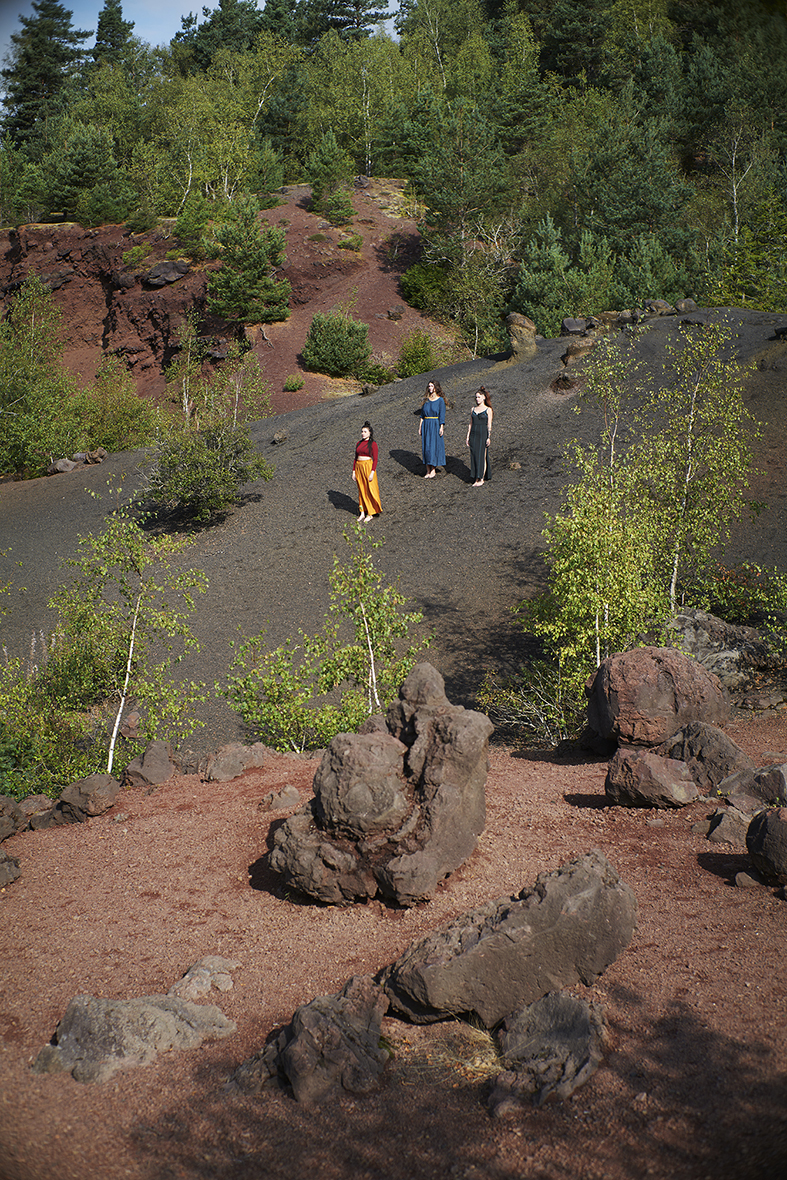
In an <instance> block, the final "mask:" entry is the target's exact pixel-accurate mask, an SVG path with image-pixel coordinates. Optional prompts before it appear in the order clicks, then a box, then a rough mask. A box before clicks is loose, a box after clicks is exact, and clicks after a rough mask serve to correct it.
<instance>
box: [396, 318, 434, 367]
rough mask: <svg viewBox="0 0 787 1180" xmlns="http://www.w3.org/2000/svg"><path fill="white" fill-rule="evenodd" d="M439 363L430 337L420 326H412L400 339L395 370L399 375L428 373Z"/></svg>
mask: <svg viewBox="0 0 787 1180" xmlns="http://www.w3.org/2000/svg"><path fill="white" fill-rule="evenodd" d="M438 364H439V361H438V357H437V352H436V350H435V345H434V342H433V340H432V338H431V337H430V336H429V335H428V333H426V332H424V331H422V329H421V328H414V329H413V331H412V332H410V333H408V335H407V336H405V338H404V340H403V341H402V346H401V348H400V349H399V359H398V361H397V363H396V371H397V373H398V374H399V376H400V377H415V376H416V375H417V374H418V373H430V372H431V371H432V369H436V368H437V366H438Z"/></svg>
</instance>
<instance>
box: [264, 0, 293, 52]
mask: <svg viewBox="0 0 787 1180" xmlns="http://www.w3.org/2000/svg"><path fill="white" fill-rule="evenodd" d="M260 28H261V29H264V30H265V32H266V33H273V34H274V35H275V36H276V37H281V39H282V41H288V42H289V43H290V44H291V45H294V44H295V42H296V41H297V40H298V22H297V19H296V11H295V6H294V5H293V4H292V3H291V0H266V4H265V8H264V9H263V12H262V17H261V18H260Z"/></svg>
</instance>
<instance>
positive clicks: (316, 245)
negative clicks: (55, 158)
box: [0, 180, 467, 412]
mask: <svg viewBox="0 0 787 1180" xmlns="http://www.w3.org/2000/svg"><path fill="white" fill-rule="evenodd" d="M403 185H404V182H402V181H394V180H391V181H389V180H370V181H369V182H368V184H367V187H365V188H359V189H357V190H355V191H354V192H353V194H352V202H353V206H354V209H355V217H354V218H353V220H352V222H351V224H350V225H348V226H346V227H343V228H341V229H336V228H335V227H333V226H331V225H329V224H328V223H327V222H326V221H325V220H324V219H323V218H322V217H320V216H317V215H315V214H313V213H311V212H310V203H311V201H310V192H311V190H310V189H309V187H308V186H307V185H299V186H298V185H296V186H291V187H288V188H286V189H285V190H283V192H282V194H281V203H280V204H279V205H277V206H275V207H274V208H272V209H267V210H265V211H264V214H263V220H264V221H265V222H267V223H268V224H270V225H273V226H276V227H279V228H281V229H284V231H285V234H286V246H285V250H286V262H285V265H284V267H283V268H282V271H281V274H282V275H284V276H286V277H287V279H288V280H289V282H290V284H291V286H292V297H291V301H290V304H291V312H290V315H289V317H288V319H287V320H285V321H283V322H281V323H277V324H269V325H265V326H264V328H263V329H261V330H260V329H254V328H252V329H250V330H249V333H248V334H249V337H250V339H251V340H252V342H253V348H254V351H255V353H256V355H257V356H258V357H259V360H260V363H261V364H262V366H263V369H264V373H265V376H266V378H267V381H268V383H269V385H270V387H271V392H272V398H273V405H274V408H275V410H276V411H277V412H281V411H286V410H291V409H297V408H299V407H301V406H307V405H313V404H314V403H315V402H317V401H320V400H321V399H322V398H324V397H336V396H343V395H345V394H348V393H353V392H357V391H358V388H359V386H358V383H352V382H347V381H338V380H332V379H331V378H329V377H326V376H323V375H321V374H316V373H307V372H305V371H304V370H303V369H302V366H301V364H300V361H299V359H298V356H299V353H300V351H301V349H302V347H303V344H304V341H305V339H306V334H307V332H308V329H309V325H310V323H311V320H312V317H313V315H314V313H315V312H317V311H330V310H331V309H333V308H339V307H343V308H345V309H346V310H348V311H349V312H350V313H351V314H352V315H353V317H354V318H355V319H358V320H362V321H363V322H365V323H367V324H368V325H369V342H370V344H371V347H372V359H373V360H376V361H379V362H380V363H385V364H388V365H390V364H392V363H393V362H395V360H396V358H397V356H398V353H399V349H400V348H401V344H402V341H403V339H404V338H405V337H406V336H407V334H408V333H409V332H411V331H412V330H413V328H416V327H423V328H426V329H427V330H428V331H429V332H430V334H432V335H433V336H434V337H435V338H437V339H446V338H447V336H448V333H447V332H446V330H445V329H444V328H442V327H441V326H440V325H438V324H435V323H434V322H433V321H430V320H428V319H426V318H425V317H424V316H422V315H421V313H420V312H417V311H415V310H414V309H413V308H410V307H408V306H407V305H406V304H405V303H404V302H403V300H402V297H401V294H400V292H399V276H400V275H401V273H402V271H403V270H405V269H406V268H407V267H408V266H410V265H412V263H413V262H414V261H415V260H416V259H417V257H418V254H419V250H420V237H419V234H418V230H417V228H416V224H415V222H414V221H413V220H412V218H411V217H410V216H408V210H407V208H406V206H405V203H404V200H403V195H402V189H403ZM173 224H174V223H173V222H171V221H169V222H164V223H162V224H161V225H160V226H159V227H158V228H157V229H156V230H153V231H151V232H149V233H146V234H131V233H130V232H129V231H128V230H127V229H126V228H125V227H124V226H101V227H98V228H96V229H90V230H85V229H82V228H81V227H80V226H77V225H73V224H67V225H27V226H22V227H21V228H20V229H19V230H10V231H8V230H7V231H4V232H3V233H1V234H0V301H2V302H4V303H5V304H7V303H8V301H9V300H10V298H11V296H12V295H13V292H14V291H15V290H16V289H17V288H18V286H19V284H20V283H21V282H22V281H24V279H25V278H26V277H27V276H28V275H29V274H31V273H35V274H38V275H40V277H41V278H42V279H43V280H44V281H45V282H46V283H47V284H48V285H49V286H50V288H51V289H52V290H53V293H54V297H55V300H56V302H57V304H58V306H59V307H60V308H61V310H62V312H63V339H64V343H65V351H64V361H65V363H66V365H67V367H68V368H70V369H71V370H72V371H73V372H75V373H78V374H80V375H81V376H82V377H83V378H84V379H85V380H86V381H87V380H92V378H93V377H94V376H95V372H96V368H97V366H98V363H99V360H100V358H101V355H102V352H107V351H115V352H118V353H119V354H120V355H121V356H123V357H124V359H125V360H126V362H127V364H128V365H129V367H130V370H131V373H132V374H133V377H134V380H135V382H136V386H137V392H138V393H140V394H141V395H143V396H148V397H156V398H161V397H163V396H164V393H165V381H164V367H165V366H166V365H167V364H168V363H169V362H170V361H171V360H172V357H173V356H174V354H175V350H176V346H177V338H176V333H177V328H178V326H179V325H180V323H181V322H182V320H183V316H184V314H185V313H186V312H187V311H189V310H196V311H197V312H198V313H199V315H200V328H201V333H202V334H203V335H204V336H206V337H208V338H212V339H213V340H215V341H216V342H218V343H219V344H220V343H221V341H222V340H226V339H227V338H228V337H229V336H231V334H232V332H231V328H230V326H228V325H227V324H226V323H224V322H223V321H221V320H219V319H217V318H216V317H215V316H210V315H209V314H207V313H206V312H205V289H206V281H207V275H208V273H209V271H210V269H212V268H214V267H216V266H217V265H218V264H217V263H215V262H211V263H207V264H191V266H190V269H189V271H188V272H187V273H186V274H185V275H184V276H183V277H182V278H179V279H177V281H175V282H172V283H169V284H166V285H165V286H162V287H158V288H156V287H152V286H151V285H150V283H149V282H148V281H147V280H146V276H147V275H148V274H149V272H150V270H151V268H152V267H153V266H154V265H155V264H157V263H160V262H162V261H164V260H165V259H166V257H167V254H168V253H171V252H173V251H177V242H176V239H175V238H174V237H173V236H172V225H173ZM351 234H353V235H357V236H358V237H360V239H361V245H360V248H358V249H347V248H343V247H342V246H341V245H340V243H341V242H342V241H347V240H348V239H349V237H350V235H351ZM134 249H137V251H138V252H139V251H140V250H142V251H145V252H144V254H143V255H142V256H141V257H138V258H136V259H135V258H134V257H133V256H129V252H130V251H132V250H134ZM124 255H125V258H124ZM391 312H393V315H391V314H390V313H391ZM466 356H467V354H466V352H464V351H463V350H462V349H461V348H460V349H458V350H455V352H454V353H453V356H452V359H455V360H459V359H465V357H466ZM299 374H301V375H302V376H303V377H304V380H305V384H304V387H303V389H302V390H300V391H298V392H297V393H290V394H287V393H284V390H283V386H284V383H285V381H286V380H287V377H289V376H291V375H299Z"/></svg>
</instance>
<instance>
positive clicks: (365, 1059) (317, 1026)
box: [233, 975, 389, 1106]
mask: <svg viewBox="0 0 787 1180" xmlns="http://www.w3.org/2000/svg"><path fill="white" fill-rule="evenodd" d="M387 1007H388V1001H387V999H386V997H385V993H384V992H383V990H382V989H381V988H380V987H379V986H378V985H377V984H376V983H375V982H374V980H372V979H371V978H370V977H369V976H368V975H366V976H353V978H352V979H350V980H348V981H347V983H346V984H345V985H344V987H343V988H342V990H341V992H339V993H338V995H335V996H320V997H318V998H317V999H315V1000H312V1001H311V1002H310V1003H309V1004H304V1005H303V1006H302V1007H301V1008H298V1010H297V1011H296V1012H295V1014H294V1015H293V1018H292V1020H291V1021H290V1023H289V1024H288V1025H287V1027H286V1028H284V1029H283V1030H282V1032H280V1033H279V1035H278V1036H277V1037H276V1038H275V1039H274V1040H272V1041H271V1042H269V1044H268V1045H266V1046H265V1048H264V1049H263V1050H262V1052H261V1053H258V1054H256V1055H255V1056H254V1057H252V1058H250V1059H249V1060H248V1061H245V1062H244V1063H243V1065H241V1066H240V1067H239V1068H238V1069H237V1070H236V1071H235V1074H234V1075H233V1081H234V1083H235V1084H236V1085H237V1086H238V1087H239V1088H240V1089H241V1090H243V1091H245V1092H246V1093H247V1094H256V1093H259V1092H260V1091H261V1090H262V1089H263V1088H264V1087H265V1086H267V1085H269V1084H272V1083H278V1084H279V1085H286V1086H289V1087H290V1088H291V1090H292V1093H293V1096H294V1097H295V1098H296V1099H297V1100H298V1101H299V1102H302V1103H304V1104H305V1105H307V1106H313V1105H316V1104H317V1103H319V1102H322V1101H323V1100H324V1099H326V1098H327V1097H329V1096H331V1095H336V1094H337V1093H341V1092H344V1093H348V1094H368V1093H369V1092H370V1091H371V1090H373V1089H374V1088H375V1087H376V1085H377V1083H378V1080H379V1078H380V1075H381V1073H382V1071H383V1069H384V1068H385V1066H386V1064H387V1062H388V1060H389V1055H388V1052H387V1051H386V1050H385V1049H383V1048H382V1047H381V1044H380V1038H381V1036H382V1020H383V1016H384V1015H385V1011H386V1009H387Z"/></svg>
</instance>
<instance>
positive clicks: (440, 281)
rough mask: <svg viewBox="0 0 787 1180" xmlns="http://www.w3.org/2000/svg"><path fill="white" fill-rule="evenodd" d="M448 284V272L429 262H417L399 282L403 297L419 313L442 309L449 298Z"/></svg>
mask: <svg viewBox="0 0 787 1180" xmlns="http://www.w3.org/2000/svg"><path fill="white" fill-rule="evenodd" d="M448 284H449V276H448V274H447V273H446V271H444V270H443V269H442V268H441V267H439V266H434V265H433V264H431V263H428V262H416V264H415V266H411V267H410V268H409V270H406V271H405V272H404V274H403V275H402V277H401V278H400V280H399V286H400V287H401V289H402V296H403V297H404V298H405V299H406V300H407V302H408V303H409V304H410V306H411V307H417V308H418V310H419V311H434V310H435V309H436V308H438V307H441V306H442V305H443V304H444V303H445V302H446V300H447V298H448V294H449V286H448Z"/></svg>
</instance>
